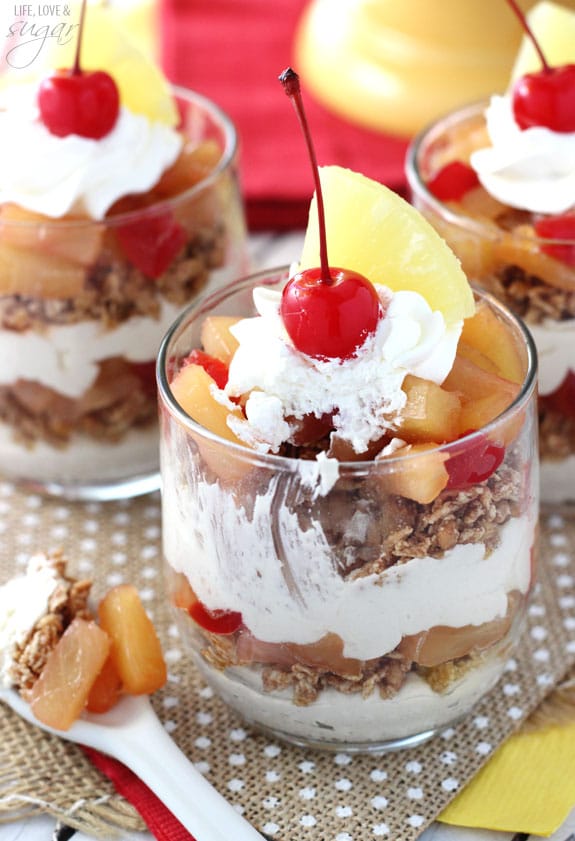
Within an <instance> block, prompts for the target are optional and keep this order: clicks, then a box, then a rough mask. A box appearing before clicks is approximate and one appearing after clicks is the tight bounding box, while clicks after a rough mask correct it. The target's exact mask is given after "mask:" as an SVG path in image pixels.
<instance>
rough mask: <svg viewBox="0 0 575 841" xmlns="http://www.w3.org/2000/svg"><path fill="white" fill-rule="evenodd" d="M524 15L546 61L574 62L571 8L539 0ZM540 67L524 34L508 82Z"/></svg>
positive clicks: (574, 19)
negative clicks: (539, 1)
mask: <svg viewBox="0 0 575 841" xmlns="http://www.w3.org/2000/svg"><path fill="white" fill-rule="evenodd" d="M527 18H528V20H529V25H530V26H531V28H532V30H533V32H534V33H535V35H536V37H537V40H538V42H539V44H540V46H541V49H542V50H543V52H544V54H545V58H546V59H547V61H548V62H549V64H551V65H561V64H572V63H573V62H575V11H573V10H572V9H567V8H565V6H561V5H559V3H552V2H550V1H549V0H543V2H541V3H537V5H536V6H534V7H533V8H532V9H531V11H530V12H529V14H528V16H527ZM540 69H541V61H540V59H539V57H538V55H537V53H536V52H535V48H534V47H533V44H532V43H531V40H530V39H529V38H528V37H527V35H524V36H523V41H522V42H521V47H520V48H519V52H518V53H517V58H516V59H515V64H514V65H513V70H512V71H511V82H514V81H515V80H516V79H518V78H519V77H520V76H524V75H525V74H526V73H533V72H534V71H537V70H540Z"/></svg>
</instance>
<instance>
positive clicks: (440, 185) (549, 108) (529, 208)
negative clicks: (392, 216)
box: [408, 3, 575, 502]
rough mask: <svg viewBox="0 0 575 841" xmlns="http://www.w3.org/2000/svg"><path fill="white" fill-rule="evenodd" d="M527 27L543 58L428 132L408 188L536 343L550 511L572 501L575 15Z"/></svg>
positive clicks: (416, 148) (550, 10)
mask: <svg viewBox="0 0 575 841" xmlns="http://www.w3.org/2000/svg"><path fill="white" fill-rule="evenodd" d="M529 19H530V21H531V30H530V31H531V32H532V33H535V34H536V36H537V44H538V45H539V43H540V44H541V46H542V47H543V48H544V51H545V52H544V55H543V54H542V55H541V56H538V55H537V53H536V52H535V49H534V48H533V47H531V51H530V52H528V51H527V44H526V45H525V46H524V47H523V49H522V51H521V53H520V54H519V57H518V60H517V64H516V69H515V71H514V74H513V83H512V84H511V86H510V88H509V90H508V91H507V93H505V94H504V95H501V96H499V95H497V96H493V97H492V98H491V100H490V101H489V102H488V103H485V104H478V105H473V106H470V107H468V108H465V109H462V110H460V111H458V112H454V113H452V114H450V115H448V116H446V117H445V118H442V119H441V120H439V121H438V122H437V123H435V124H434V125H432V126H431V127H429V128H428V129H426V130H425V131H424V132H423V133H422V134H421V135H420V136H419V137H418V138H416V140H415V141H414V143H413V144H412V147H411V149H410V152H409V157H408V177H409V182H410V186H411V190H412V197H413V201H414V204H415V205H416V206H417V207H418V208H419V209H420V210H421V211H422V212H423V213H424V214H425V215H426V217H427V218H428V219H429V221H430V222H431V223H432V224H433V225H434V226H435V227H436V229H437V230H438V231H439V232H440V234H441V235H442V236H443V237H444V238H445V239H446V240H447V242H448V243H449V244H450V246H451V247H452V248H453V250H454V251H455V253H456V254H457V255H458V257H459V258H460V259H461V262H462V264H463V267H464V269H465V271H466V273H467V275H468V276H469V277H470V278H471V279H472V280H475V281H477V282H478V283H479V284H481V285H482V286H483V287H485V288H486V289H488V290H489V291H491V292H492V293H494V294H495V295H496V296H497V297H498V298H499V299H500V300H501V301H503V302H504V303H505V304H506V305H507V306H509V307H510V308H511V309H512V310H513V311H514V312H515V313H516V314H517V315H519V316H520V317H521V318H522V319H524V321H525V322H526V323H527V325H528V327H529V329H530V331H531V333H532V335H533V337H534V339H535V343H536V346H537V350H538V355H539V366H540V372H539V395H540V400H539V429H540V433H539V444H540V455H541V482H542V498H543V499H544V500H546V501H548V502H560V501H564V500H573V499H575V362H574V357H573V343H574V341H575V191H574V185H575V164H574V161H575V119H574V117H573V114H574V113H575V112H574V110H573V107H572V104H570V102H571V103H572V102H574V101H575V66H574V65H572V64H571V65H568V64H565V62H566V61H569V60H571V61H573V60H575V49H574V48H573V44H575V13H574V12H571V11H569V10H566V9H563V8H561V7H558V6H555V5H554V4H552V3H543V4H540V5H539V6H537V7H536V8H535V9H534V11H533V12H532V14H531V15H530V18H529ZM526 39H527V42H528V41H529V40H530V39H528V37H527V36H526ZM542 61H543V62H545V63H544V64H543V65H542V64H541V62H542ZM551 61H552V62H553V64H552V65H551V64H550V63H549V62H551ZM541 68H542V69H541ZM527 71H531V72H527Z"/></svg>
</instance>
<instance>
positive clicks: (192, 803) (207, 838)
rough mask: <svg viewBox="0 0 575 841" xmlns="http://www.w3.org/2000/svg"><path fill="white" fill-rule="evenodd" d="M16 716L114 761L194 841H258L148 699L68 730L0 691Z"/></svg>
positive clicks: (125, 703)
mask: <svg viewBox="0 0 575 841" xmlns="http://www.w3.org/2000/svg"><path fill="white" fill-rule="evenodd" d="M0 700H2V701H5V702H6V703H7V704H8V705H9V706H10V707H12V709H13V710H14V712H16V713H18V715H19V716H21V717H22V718H24V719H25V720H26V721H29V722H30V723H31V724H35V725H36V726H37V727H40V728H41V729H42V730H46V731H47V732H48V733H53V734H54V735H55V736H59V737H60V738H61V739H67V740H68V741H70V742H78V743H79V744H81V745H86V746H88V747H91V748H96V750H99V751H102V753H106V754H108V755H109V756H113V757H114V758H115V759H119V760H120V762H123V763H124V765H126V766H127V767H128V768H130V769H131V770H132V771H133V772H134V773H135V774H136V775H137V776H138V777H139V778H140V779H141V780H142V781H143V782H144V783H146V785H147V786H148V787H149V788H150V789H151V790H152V791H153V792H154V793H155V794H156V795H157V796H158V797H159V798H160V800H161V801H162V802H163V803H164V804H165V806H166V807H167V808H168V809H169V810H170V812H171V813H172V814H173V815H175V817H176V818H178V820H179V821H180V822H181V823H182V824H183V825H184V826H185V828H186V829H187V830H188V832H190V833H191V834H192V835H193V836H194V837H195V839H196V841H231V839H234V841H263V836H262V835H260V833H259V832H257V831H256V830H255V829H254V827H253V826H252V825H251V824H250V823H248V822H247V821H246V820H245V819H244V818H242V817H241V815H240V814H239V813H238V812H236V810H235V809H234V808H233V806H231V805H230V803H228V801H227V800H226V799H225V797H222V795H221V794H219V793H218V792H217V791H216V789H215V788H213V786H211V785H210V783H209V782H208V781H207V780H206V779H204V777H203V776H202V775H201V774H200V772H199V771H198V770H196V768H194V766H193V764H192V763H191V762H190V761H189V759H187V758H186V757H185V756H184V754H183V753H182V752H181V751H180V750H179V748H178V747H177V746H176V744H175V743H174V742H173V741H172V739H171V738H170V736H169V735H168V734H167V733H166V731H165V730H164V728H163V726H162V725H161V723H160V721H159V719H158V717H157V716H156V713H155V712H154V710H153V708H152V705H151V704H150V701H149V699H148V697H147V696H139V697H134V696H130V695H126V696H124V697H123V698H122V699H121V700H120V701H119V703H118V704H116V706H115V707H113V709H111V710H110V711H109V712H107V713H101V714H97V715H96V714H91V713H86V714H85V715H84V716H83V717H82V718H81V719H79V720H78V721H76V722H75V723H74V724H73V725H72V727H70V729H69V730H54V729H53V728H52V727H48V726H47V725H45V724H42V723H41V722H40V721H38V720H37V719H36V718H35V717H34V715H33V713H32V710H31V709H30V707H29V705H28V704H27V703H26V702H25V701H24V700H23V699H22V698H21V697H20V695H19V694H18V693H17V692H16V690H14V689H0Z"/></svg>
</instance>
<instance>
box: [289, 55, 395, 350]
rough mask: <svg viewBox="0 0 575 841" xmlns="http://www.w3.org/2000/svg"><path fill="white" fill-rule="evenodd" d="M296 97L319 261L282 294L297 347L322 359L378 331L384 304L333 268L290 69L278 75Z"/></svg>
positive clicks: (368, 286) (356, 277)
mask: <svg viewBox="0 0 575 841" xmlns="http://www.w3.org/2000/svg"><path fill="white" fill-rule="evenodd" d="M279 79H280V82H281V83H282V85H283V87H284V90H285V92H286V94H287V95H288V96H289V98H290V99H291V100H292V102H293V105H294V108H295V110H296V114H297V116H298V118H299V121H300V124H301V127H302V129H303V133H304V136H305V139H306V143H307V147H308V152H309V156H310V159H311V164H312V169H313V174H314V180H315V187H316V201H317V215H318V221H319V227H320V230H319V240H320V263H321V266H320V267H318V268H312V269H305V270H304V271H302V272H298V273H297V274H296V275H294V276H293V277H292V278H291V279H290V280H289V281H288V283H287V284H286V286H285V288H284V291H283V293H282V299H281V304H280V314H281V317H282V319H283V323H284V326H285V328H286V330H287V332H288V335H289V337H290V338H291V340H292V342H293V343H294V346H295V347H296V349H297V350H299V351H300V352H301V353H305V354H307V355H308V356H312V357H315V358H318V359H348V358H349V357H351V356H353V355H354V354H355V352H356V351H357V350H358V348H359V347H361V345H363V343H364V342H365V340H366V338H367V337H368V336H370V335H372V334H373V333H375V331H376V329H377V324H378V321H379V319H380V318H381V316H382V308H381V304H380V301H379V298H378V296H377V292H376V291H375V287H374V286H373V284H372V283H370V282H369V280H368V279H367V278H365V277H363V275H360V274H359V273H358V272H354V271H350V270H348V269H336V268H330V266H329V262H328V258H327V237H326V230H325V211H324V205H323V196H322V191H321V183H320V178H319V170H318V166H317V160H316V156H315V150H314V148H313V143H312V140H311V135H310V132H309V127H308V124H307V120H306V117H305V112H304V108H303V102H302V98H301V91H300V85H299V77H298V75H297V73H295V71H294V70H292V69H291V67H288V69H287V70H284V72H283V73H282V74H281V75H280V77H279Z"/></svg>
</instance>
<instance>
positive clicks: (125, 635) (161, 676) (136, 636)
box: [98, 584, 167, 695]
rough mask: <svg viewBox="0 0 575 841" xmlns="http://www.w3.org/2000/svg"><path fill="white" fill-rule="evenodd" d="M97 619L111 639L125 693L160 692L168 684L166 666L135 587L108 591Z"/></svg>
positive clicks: (128, 586) (123, 585)
mask: <svg viewBox="0 0 575 841" xmlns="http://www.w3.org/2000/svg"><path fill="white" fill-rule="evenodd" d="M98 618H99V620H100V625H101V627H102V628H103V629H104V630H105V631H106V633H107V634H108V635H109V636H110V638H111V640H112V648H111V650H110V658H111V660H112V662H113V664H114V666H115V667H116V670H117V672H118V674H119V675H120V678H121V681H122V686H123V688H124V690H125V691H126V692H128V693H130V694H131V695H144V694H149V693H150V692H155V691H156V689H160V687H161V686H163V685H164V683H165V682H166V677H167V672H166V663H165V661H164V657H163V654H162V647H161V645H160V641H159V639H158V636H157V634H156V631H155V629H154V626H153V625H152V622H151V620H150V618H149V616H148V614H147V613H146V611H145V609H144V606H143V604H142V602H141V600H140V597H139V595H138V591H137V590H136V588H135V587H133V586H131V585H130V584H120V585H119V586H118V587H113V588H112V589H111V590H109V591H108V593H106V595H105V596H104V598H103V599H102V601H101V602H100V604H99V605H98Z"/></svg>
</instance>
